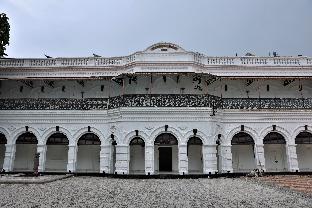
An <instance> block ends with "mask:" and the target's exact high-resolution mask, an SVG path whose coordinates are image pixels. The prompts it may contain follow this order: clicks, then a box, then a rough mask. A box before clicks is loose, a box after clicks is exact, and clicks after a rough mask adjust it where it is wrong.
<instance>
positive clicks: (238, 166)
mask: <svg viewBox="0 0 312 208" xmlns="http://www.w3.org/2000/svg"><path fill="white" fill-rule="evenodd" d="M231 144H232V147H231V151H232V167H233V172H250V171H251V170H253V169H255V168H256V160H255V152H254V145H255V142H254V140H253V138H252V137H251V136H250V135H249V134H247V133H245V132H239V133H237V134H235V135H234V136H233V138H232V141H231Z"/></svg>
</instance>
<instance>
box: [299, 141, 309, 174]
mask: <svg viewBox="0 0 312 208" xmlns="http://www.w3.org/2000/svg"><path fill="white" fill-rule="evenodd" d="M297 158H298V165H299V170H300V171H301V172H303V171H312V144H297Z"/></svg>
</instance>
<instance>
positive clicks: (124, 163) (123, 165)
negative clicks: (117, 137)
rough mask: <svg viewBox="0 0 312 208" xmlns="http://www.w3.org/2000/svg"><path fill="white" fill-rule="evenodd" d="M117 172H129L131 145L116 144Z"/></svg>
mask: <svg viewBox="0 0 312 208" xmlns="http://www.w3.org/2000/svg"><path fill="white" fill-rule="evenodd" d="M115 168H116V170H115V172H117V174H129V145H127V144H119V145H118V144H117V145H116V164H115Z"/></svg>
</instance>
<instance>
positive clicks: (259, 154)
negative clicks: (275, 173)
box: [254, 143, 265, 171]
mask: <svg viewBox="0 0 312 208" xmlns="http://www.w3.org/2000/svg"><path fill="white" fill-rule="evenodd" d="M254 152H255V159H256V161H255V162H256V168H257V169H259V170H263V171H265V158H264V145H263V143H261V144H255V150H254Z"/></svg>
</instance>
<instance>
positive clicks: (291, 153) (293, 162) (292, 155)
mask: <svg viewBox="0 0 312 208" xmlns="http://www.w3.org/2000/svg"><path fill="white" fill-rule="evenodd" d="M296 146H297V145H296V144H286V152H287V165H288V171H290V172H296V171H299V167H298V159H297V152H296Z"/></svg>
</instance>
